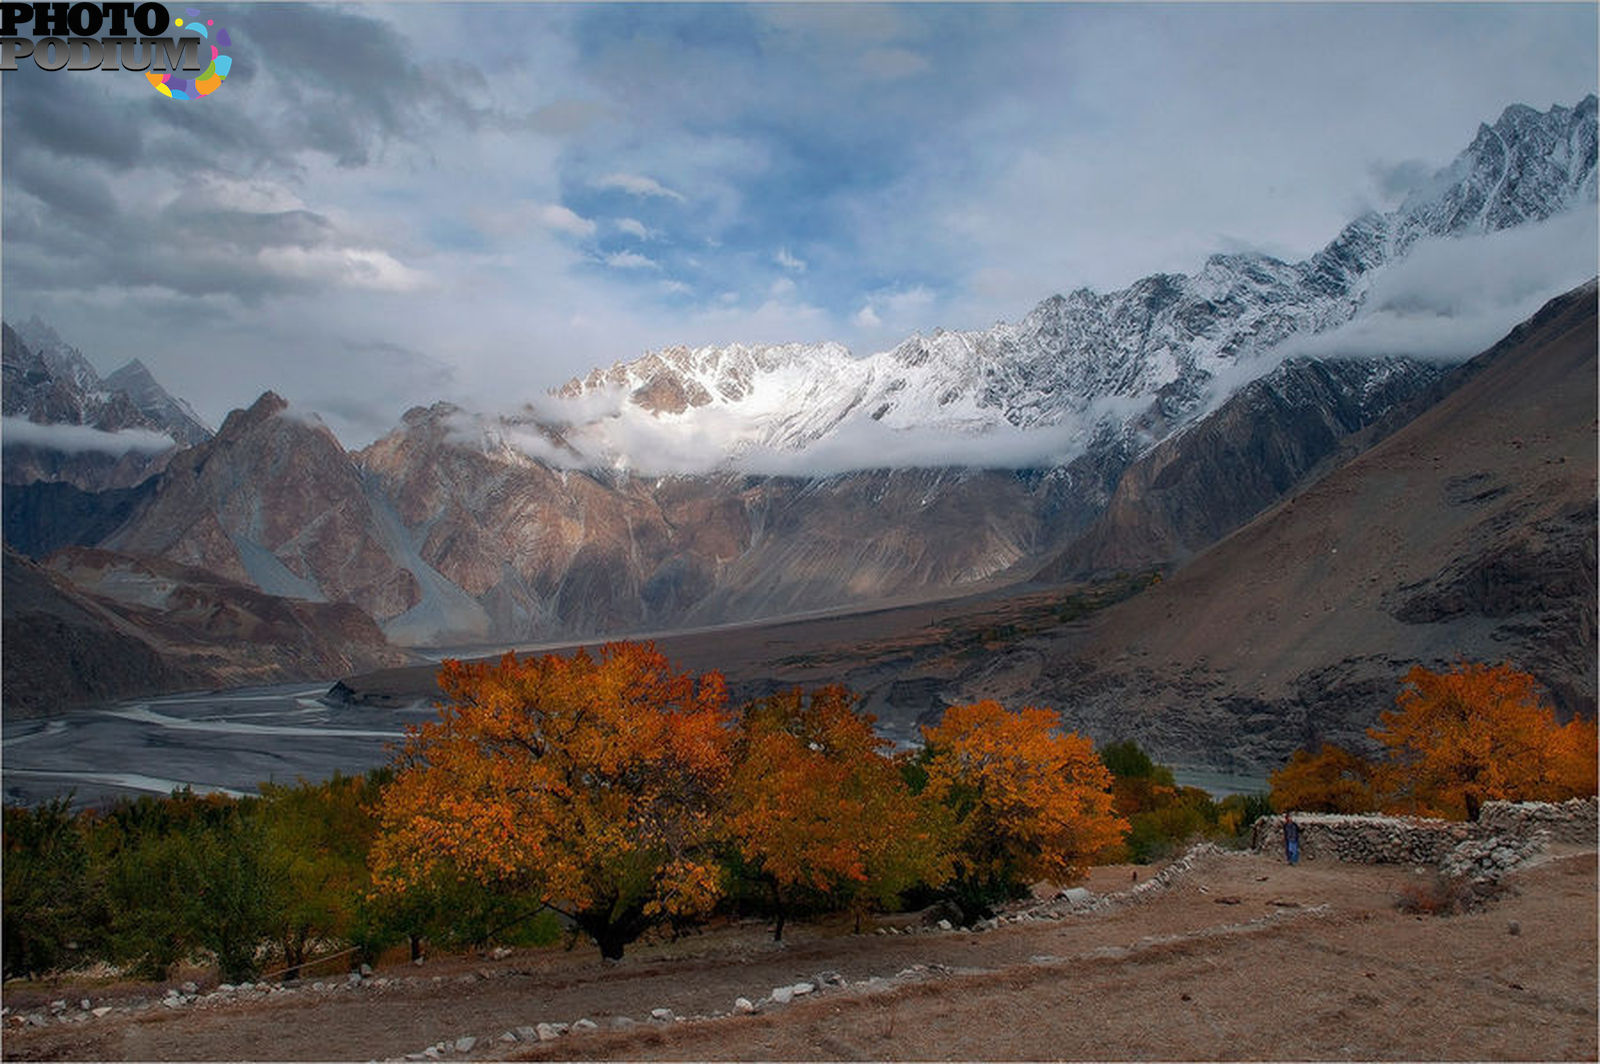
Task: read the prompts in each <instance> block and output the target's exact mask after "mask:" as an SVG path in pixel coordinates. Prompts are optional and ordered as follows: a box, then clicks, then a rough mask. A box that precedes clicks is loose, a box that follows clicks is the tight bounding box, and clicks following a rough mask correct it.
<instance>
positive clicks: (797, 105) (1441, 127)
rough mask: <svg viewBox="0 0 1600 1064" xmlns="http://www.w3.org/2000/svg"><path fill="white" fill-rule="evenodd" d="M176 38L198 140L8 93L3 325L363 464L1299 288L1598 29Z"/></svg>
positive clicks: (1574, 22)
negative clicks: (308, 436)
mask: <svg viewBox="0 0 1600 1064" xmlns="http://www.w3.org/2000/svg"><path fill="white" fill-rule="evenodd" d="M169 6H170V7H171V8H172V9H173V10H175V11H176V10H177V9H178V5H176V4H174V5H169ZM203 11H204V16H205V17H207V18H211V19H213V20H214V21H215V22H216V23H217V24H219V25H222V26H225V27H226V28H227V29H228V30H229V32H230V36H231V39H232V42H233V43H232V47H231V50H230V54H231V55H232V57H233V60H234V65H233V68H232V73H231V74H230V75H229V76H228V78H227V79H226V81H225V82H224V83H223V84H222V85H221V86H220V87H219V88H218V89H217V91H216V92H214V93H213V94H211V95H210V96H208V97H206V98H204V99H201V100H195V101H190V102H186V103H185V102H177V101H173V100H169V99H166V98H164V97H162V96H160V95H158V94H157V93H156V92H155V91H154V90H153V89H151V87H150V86H149V85H148V84H146V82H145V79H144V77H143V76H142V75H140V74H137V73H131V72H127V71H119V72H109V71H56V72H46V71H40V70H38V69H36V68H34V67H33V66H32V65H31V64H30V63H28V62H27V61H24V62H23V64H22V66H21V68H20V69H19V70H17V71H15V72H8V73H5V74H4V75H3V76H0V178H3V212H0V224H3V230H0V256H3V259H0V284H3V294H0V312H3V314H4V316H5V318H6V319H7V320H8V321H18V320H22V319H25V318H27V317H29V316H30V315H33V314H38V315H39V316H41V317H42V318H44V319H45V320H46V321H47V322H49V323H51V324H52V325H54V326H55V327H56V329H57V330H58V331H59V332H60V333H61V334H62V336H63V338H64V339H66V340H67V342H69V343H71V344H73V345H74V346H77V347H79V348H81V349H82V350H83V352H84V353H85V354H86V355H87V356H88V357H89V359H90V361H91V362H93V363H94V364H95V365H96V366H97V368H99V369H100V370H101V371H103V372H105V371H110V370H111V369H114V368H115V367H116V366H117V365H120V364H121V363H122V362H124V361H126V360H127V359H130V358H134V357H138V358H141V359H143V360H144V362H145V363H146V364H147V365H148V366H149V367H150V368H151V370H152V372H154V373H155V375H156V376H157V378H158V379H159V380H161V381H162V383H163V384H165V385H166V386H167V388H168V390H169V391H172V392H173V393H175V394H177V395H180V396H182V397H184V398H186V399H187V400H189V401H190V402H191V403H192V404H193V405H194V407H195V408H196V409H197V410H198V412H199V413H200V414H201V415H202V417H204V418H205V419H207V420H208V421H209V422H210V423H211V424H212V425H213V426H215V425H217V424H220V422H221V420H222V418H223V417H224V416H225V415H226V413H227V411H228V410H229V409H231V408H234V407H237V406H243V405H248V404H249V403H250V402H251V401H252V400H253V399H254V398H255V397H256V396H257V395H258V394H259V393H260V392H262V391H264V390H267V389H272V390H275V391H277V392H278V393H280V394H281V395H283V396H285V397H286V398H288V399H289V400H290V401H291V402H292V403H293V404H294V405H295V406H296V407H297V408H299V409H302V410H307V411H316V412H318V413H319V414H320V415H321V416H322V417H323V418H324V419H325V420H326V421H327V423H328V424H329V425H330V426H331V427H332V428H333V429H334V430H335V431H336V432H337V433H338V434H339V436H340V438H341V439H342V440H343V441H344V442H345V444H346V445H347V446H351V447H358V446H362V445H364V444H365V443H367V442H370V441H371V440H372V439H374V438H376V437H377V436H379V435H381V434H383V433H384V432H386V431H388V430H389V429H390V428H392V427H393V426H394V425H395V424H396V423H397V422H398V420H399V417H400V415H401V414H402V412H403V411H404V410H405V409H406V408H407V407H409V406H412V405H415V404H427V403H431V402H433V401H436V400H439V399H450V400H453V401H456V402H459V403H462V404H464V405H467V406H469V407H472V408H474V409H483V410H491V411H492V410H500V409H509V408H512V407H514V406H517V405H519V404H520V403H521V402H523V401H524V400H525V399H528V398H532V397H535V396H537V395H539V394H540V393H542V392H544V391H545V390H546V389H548V388H551V387H556V386H559V385H560V384H561V383H562V382H564V381H565V380H567V379H569V378H571V377H573V376H576V375H581V374H583V373H585V372H586V371H587V370H588V369H590V368H591V367H593V366H597V365H602V366H603V365H609V364H610V363H612V362H614V361H617V360H625V359H631V358H635V357H637V356H639V355H640V354H642V353H644V352H645V351H646V350H651V349H656V348H661V347H665V346H670V345H675V344H689V345H701V344H716V343H730V342H745V343H781V342H789V341H805V342H817V341H823V340H834V341H838V342H841V343H843V344H845V345H847V346H848V347H850V348H851V350H852V351H853V352H855V353H856V354H858V355H866V354H870V353H872V352H875V351H878V350H883V349H886V348H889V347H892V346H893V345H894V344H896V343H897V342H899V341H900V340H902V339H904V338H905V337H906V336H908V335H910V334H912V333H914V332H931V331H932V330H934V329H936V328H941V327H942V328H949V329H974V328H983V327H986V326H989V325H991V324H993V323H994V322H995V321H997V320H1015V319H1017V318H1019V317H1021V316H1022V315H1024V314H1026V313H1027V311H1028V310H1029V309H1030V308H1031V307H1033V306H1034V305H1035V304H1036V303H1038V302H1039V301H1040V300H1042V299H1044V298H1046V297H1048V296H1050V295H1051V294H1054V293H1057V292H1066V291H1070V290H1072V289H1075V288H1078V287H1083V286H1087V287H1090V288H1094V289H1097V290H1101V291H1107V290H1113V289H1116V288H1120V287H1122V286H1124V285H1126V284H1128V283H1130V282H1132V281H1133V280H1135V279H1137V278H1139V277H1142V276H1144V275H1147V274H1150V273H1153V272H1157V271H1175V272H1192V271H1194V270H1196V269H1198V268H1199V267H1200V266H1201V265H1202V263H1203V262H1204V260H1205V258H1206V256H1207V255H1209V254H1211V253H1214V252H1218V251H1238V250H1255V251H1261V252H1265V253H1267V254H1272V255H1275V256H1278V257H1280V258H1284V259H1287V260H1290V261H1293V260H1297V259H1300V258H1303V257H1305V256H1306V255H1308V254H1310V253H1312V252H1313V251H1315V250H1316V249H1317V248H1319V247H1321V246H1322V245H1323V244H1325V243H1326V242H1327V241H1328V240H1330V239H1331V238H1332V237H1333V236H1334V235H1335V234H1336V233H1337V232H1338V230H1339V229H1340V228H1341V227H1342V226H1343V225H1344V224H1345V223H1346V222H1347V221H1349V220H1350V219H1351V218H1353V217H1355V216H1356V215H1357V214H1359V213H1360V212H1362V211H1364V210H1367V209H1380V210H1381V209H1386V208H1389V207H1393V206H1394V205H1395V204H1396V203H1398V201H1399V198H1400V197H1401V196H1402V195H1403V194H1404V192H1405V191H1406V190H1407V188H1409V187H1410V186H1411V185H1412V184H1414V183H1415V182H1416V181H1418V180H1419V179H1421V178H1423V177H1425V176H1426V175H1427V174H1429V173H1431V172H1432V171H1434V170H1435V169H1437V168H1439V167H1442V166H1444V165H1445V164H1447V163H1448V162H1449V161H1450V159H1451V158H1453V157H1454V155H1455V154H1456V153H1457V152H1459V151H1460V150H1461V149H1462V148H1464V147H1465V146H1466V145H1467V143H1468V142H1470V140H1471V139H1472V137H1473V134H1474V132H1475V131H1476V129H1477V126H1478V124H1479V123H1480V122H1483V121H1490V122H1492V121H1493V120H1494V119H1495V118H1496V117H1497V116H1498V115H1499V114H1500V112H1501V111H1502V110H1503V109H1504V108H1505V107H1506V106H1507V105H1508V104H1511V103H1526V104H1530V105H1532V106H1534V107H1537V108H1539V109H1540V110H1544V109H1546V108H1548V107H1549V106H1551V105H1552V104H1556V103H1560V104H1564V105H1567V106H1571V105H1572V104H1575V103H1576V102H1577V101H1578V100H1579V99H1581V98H1582V97H1583V96H1584V95H1585V94H1586V93H1588V92H1591V91H1594V89H1595V86H1596V82H1597V79H1600V68H1597V45H1596V41H1597V33H1600V29H1597V24H1596V20H1597V8H1596V6H1595V5H1593V4H1570V5H1539V4H1520V3H1518V4H1509V5H1496V4H1466V5H1456V4H1420V5H1401V4H1376V5H1357V4H1339V5H1311V4H1272V3H1260V4H1242V5H1231V4H1177V5H1162V4H1139V5H1121V4H1111V5H1091V4H1060V5H1056V4H1024V5H1009V4H977V5H965V4H934V5H912V4H890V5H881V6H880V5H866V4H798V5H789V4H759V5H748V6H747V5H740V4H714V5H679V4H644V5H632V4H597V5H585V4H576V5H566V4H541V5H521V4H470V3H456V4H433V3H411V4H389V5H385V4H345V5H337V6H324V5H314V4H238V3H235V4H218V5H215V6H210V5H207V6H206V7H204V8H203Z"/></svg>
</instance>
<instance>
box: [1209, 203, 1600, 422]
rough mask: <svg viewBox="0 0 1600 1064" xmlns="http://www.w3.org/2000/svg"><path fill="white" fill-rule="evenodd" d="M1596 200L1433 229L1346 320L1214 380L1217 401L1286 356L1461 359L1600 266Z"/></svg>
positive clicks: (1294, 339)
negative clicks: (1539, 217)
mask: <svg viewBox="0 0 1600 1064" xmlns="http://www.w3.org/2000/svg"><path fill="white" fill-rule="evenodd" d="M1596 219H1597V214H1596V209H1595V208H1594V207H1593V206H1589V207H1583V208H1579V209H1577V210H1572V211H1568V212H1566V213H1565V214H1559V215H1557V216H1556V217H1554V218H1551V219H1549V220H1547V221H1544V222H1540V223H1537V224H1534V225H1524V226H1519V227H1517V228H1514V229H1506V230H1502V231H1500V232H1498V233H1490V234H1488V235H1484V236H1470V237H1457V238H1450V239H1433V240H1427V241H1421V242H1419V243H1418V244H1416V245H1415V246H1414V247H1413V248H1412V249H1411V252H1410V254H1409V255H1407V256H1406V258H1404V259H1402V260H1401V261H1400V262H1398V263H1395V264H1394V265H1393V266H1391V267H1389V268H1387V269H1385V270H1383V271H1381V272H1380V273H1379V274H1378V275H1377V276H1375V277H1374V278H1373V280H1372V286H1371V287H1370V288H1369V289H1368V290H1367V293H1366V297H1365V299H1364V300H1363V301H1362V305H1361V309H1360V310H1359V311H1358V312H1357V313H1356V316H1355V317H1354V318H1352V319H1351V320H1350V321H1349V322H1347V323H1345V324H1344V325H1341V326H1338V327H1337V328H1334V329H1330V330H1328V331H1327V332H1323V333H1317V334H1315V335H1311V336H1304V337H1291V338H1290V339H1289V340H1287V341H1285V342H1284V343H1282V344H1279V345H1278V346H1277V347H1275V348H1273V349H1272V350H1270V351H1268V352H1266V353H1265V355H1264V356H1263V357H1262V358H1260V359H1258V360H1256V361H1254V362H1250V363H1247V364H1243V365H1239V366H1236V367H1234V368H1233V370H1232V371H1231V372H1229V373H1227V374H1224V375H1219V376H1218V377H1217V379H1215V380H1214V381H1212V384H1211V389H1210V390H1211V396H1212V399H1211V402H1212V405H1213V406H1215V405H1218V404H1220V403H1221V402H1222V401H1223V400H1224V399H1226V398H1227V397H1228V395H1229V394H1231V393H1232V392H1234V391H1236V390H1237V389H1238V388H1240V387H1242V386H1243V385H1245V384H1246V383H1248V382H1249V381H1251V380H1254V379H1256V378H1257V377H1259V376H1261V375H1263V374H1264V373H1267V372H1269V371H1270V370H1272V369H1273V368H1274V367H1275V366H1277V365H1278V364H1279V363H1280V362H1282V361H1283V360H1284V359H1288V358H1295V357H1304V358H1389V357H1402V356H1403V357H1406V358H1419V359H1426V360H1431V361H1437V362H1446V363H1449V362H1460V361H1463V360H1465V359H1468V358H1471V357H1473V356H1474V355H1477V354H1479V353H1481V352H1483V351H1486V350H1487V349H1489V348H1490V347H1492V346H1494V344H1495V343H1496V342H1498V341H1499V340H1500V339H1501V338H1502V337H1504V336H1505V334H1506V333H1508V332H1510V331H1511V329H1512V328H1514V327H1515V326H1516V325H1518V324H1519V323H1521V322H1523V321H1525V320H1527V319H1528V318H1529V317H1531V316H1532V315H1533V314H1534V312H1536V311H1537V310H1538V309H1539V308H1540V307H1541V306H1543V305H1544V304H1545V303H1546V302H1547V301H1548V300H1550V299H1551V298H1553V297H1555V296H1557V295H1560V294H1561V293H1562V292H1566V291H1569V290H1571V289H1573V288H1576V287H1577V286H1578V285H1580V284H1582V283H1584V282H1585V281H1587V280H1589V279H1590V278H1592V277H1594V276H1595V274H1596V271H1597V268H1600V267H1597V258H1596V254H1595V248H1596V247H1597V246H1600V225H1597V221H1596Z"/></svg>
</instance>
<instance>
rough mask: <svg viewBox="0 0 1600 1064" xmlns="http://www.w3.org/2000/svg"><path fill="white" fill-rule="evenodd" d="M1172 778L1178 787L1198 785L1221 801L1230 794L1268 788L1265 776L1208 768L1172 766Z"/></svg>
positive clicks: (1258, 791)
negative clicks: (1244, 774)
mask: <svg viewBox="0 0 1600 1064" xmlns="http://www.w3.org/2000/svg"><path fill="white" fill-rule="evenodd" d="M1172 778H1173V780H1174V781H1175V782H1176V783H1177V784H1178V786H1180V787H1199V788H1200V789H1201V790H1203V791H1210V792H1211V797H1213V798H1215V799H1217V800H1218V801H1221V800H1222V799H1223V798H1226V797H1228V795H1230V794H1257V793H1260V792H1264V791H1266V790H1268V786H1267V778H1266V777H1265V776H1243V775H1239V774H1237V773H1233V772H1218V771H1216V770H1214V769H1208V768H1174V769H1173V770H1172Z"/></svg>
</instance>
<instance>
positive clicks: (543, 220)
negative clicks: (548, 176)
mask: <svg viewBox="0 0 1600 1064" xmlns="http://www.w3.org/2000/svg"><path fill="white" fill-rule="evenodd" d="M534 217H535V218H537V219H538V221H539V224H540V225H542V226H544V227H545V228H546V229H553V230H555V231H556V232H558V233H567V234H569V235H571V236H576V237H589V236H593V235H594V229H595V226H594V223H593V222H591V221H590V220H589V219H587V218H584V217H582V216H581V215H579V214H578V213H577V212H575V211H573V210H571V209H569V208H567V207H563V206H561V204H559V203H544V204H539V205H538V206H537V207H536V208H535V210H534Z"/></svg>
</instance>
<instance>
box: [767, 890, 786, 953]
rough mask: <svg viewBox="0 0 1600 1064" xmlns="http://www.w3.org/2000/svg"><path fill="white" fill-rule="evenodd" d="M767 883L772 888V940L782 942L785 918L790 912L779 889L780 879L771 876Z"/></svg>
mask: <svg viewBox="0 0 1600 1064" xmlns="http://www.w3.org/2000/svg"><path fill="white" fill-rule="evenodd" d="M767 885H768V886H770V887H771V888H772V911H773V921H772V941H774V942H782V941H783V924H784V918H785V917H787V916H788V915H789V913H788V910H787V909H786V908H785V907H784V904H783V895H782V894H781V893H780V892H779V891H778V881H777V880H776V879H771V878H769V879H768V880H767Z"/></svg>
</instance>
